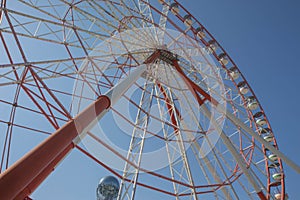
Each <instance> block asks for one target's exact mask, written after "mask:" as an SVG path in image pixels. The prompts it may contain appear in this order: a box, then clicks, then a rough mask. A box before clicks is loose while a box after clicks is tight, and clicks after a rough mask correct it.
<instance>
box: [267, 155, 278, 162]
mask: <svg viewBox="0 0 300 200" xmlns="http://www.w3.org/2000/svg"><path fill="white" fill-rule="evenodd" d="M268 158H269V160H271V161H272V162H275V161H277V160H278V156H277V155H275V154H271V155H269V156H268Z"/></svg>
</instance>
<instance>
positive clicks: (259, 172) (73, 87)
mask: <svg viewBox="0 0 300 200" xmlns="http://www.w3.org/2000/svg"><path fill="white" fill-rule="evenodd" d="M182 2H183V1H182ZM0 38H1V42H0V52H1V59H0V91H1V92H0V110H1V116H0V130H1V134H0V149H1V151H0V152H1V163H0V172H1V174H0V197H1V198H3V199H25V198H27V199H30V198H29V196H30V194H31V193H32V192H33V191H34V190H35V189H36V188H37V187H38V186H39V185H40V184H41V183H42V182H43V181H44V180H45V179H46V178H47V177H48V176H49V175H50V174H51V172H52V171H53V170H54V169H55V168H56V166H58V164H59V163H60V162H61V161H63V160H64V158H65V157H66V156H67V155H68V154H69V152H71V151H72V149H74V148H76V149H77V150H79V151H80V152H81V153H83V155H85V156H86V157H88V158H90V159H91V160H92V161H93V162H95V163H97V164H99V167H101V168H105V169H106V170H107V171H108V172H109V173H110V174H111V175H114V176H115V177H117V179H118V180H119V181H120V184H118V183H117V182H116V181H115V180H114V179H112V178H111V180H114V181H115V185H118V187H120V188H119V190H118V191H117V195H116V194H115V195H116V196H115V198H116V199H119V200H123V199H125V200H127V199H144V198H143V196H145V195H146V194H147V195H150V196H151V199H262V200H264V199H278V200H279V199H281V200H284V199H287V198H288V196H287V193H286V188H285V173H284V169H283V163H286V164H287V165H289V166H291V167H292V168H293V169H294V170H296V171H297V172H298V173H300V168H299V166H297V165H296V164H295V163H294V162H293V161H291V160H290V159H289V158H287V157H286V156H285V155H284V154H283V153H281V152H280V151H279V150H278V145H277V142H276V138H275V134H274V132H273V130H272V128H271V126H270V123H269V121H268V119H267V116H266V114H265V112H264V110H263V108H262V107H261V105H260V103H259V101H258V99H257V97H256V95H255V93H254V91H253V90H252V89H251V87H250V85H249V84H248V82H247V81H246V79H245V77H244V76H243V74H242V73H241V71H240V70H239V68H238V67H237V65H236V64H235V63H234V61H233V60H232V59H231V58H230V56H229V55H228V54H227V52H226V51H225V50H224V48H223V47H222V46H221V45H220V44H219V43H218V42H217V41H216V39H215V38H214V37H213V36H212V35H211V34H210V33H209V32H208V30H207V29H206V28H205V27H204V26H203V25H202V24H201V23H200V22H199V21H198V19H196V18H195V17H194V16H193V15H192V14H191V13H190V12H189V11H188V10H187V9H186V8H185V7H184V5H182V3H181V2H179V1H177V0H159V1H157V0H85V1H80V0H78V1H75V0H72V1H67V0H60V1H59V0H48V1H43V0H36V1H32V0H18V1H14V2H11V1H10V2H8V1H6V0H2V1H1V10H0ZM45 136H47V137H46V139H45V140H44V138H45ZM42 140H43V142H41V143H40V141H42ZM38 143H40V144H39V145H37V144H38ZM36 145H37V146H36ZM30 149H32V150H31V151H30V152H29V153H27V154H26V155H25V156H23V155H24V154H25V153H26V152H27V151H29V150H30ZM16 180H17V181H16ZM101 188H105V187H104V186H103V187H101ZM103 190H104V189H103ZM106 192H107V191H106Z"/></svg>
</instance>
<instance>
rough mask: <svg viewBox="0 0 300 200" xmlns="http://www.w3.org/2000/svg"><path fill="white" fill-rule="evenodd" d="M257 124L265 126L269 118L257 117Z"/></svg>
mask: <svg viewBox="0 0 300 200" xmlns="http://www.w3.org/2000/svg"><path fill="white" fill-rule="evenodd" d="M256 124H257V125H258V126H264V125H266V124H267V120H265V119H257V120H256Z"/></svg>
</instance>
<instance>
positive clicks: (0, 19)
mask: <svg viewBox="0 0 300 200" xmlns="http://www.w3.org/2000/svg"><path fill="white" fill-rule="evenodd" d="M174 2H176V3H178V1H177V0H174ZM178 5H179V6H180V7H181V8H182V9H183V10H184V11H185V13H186V14H189V15H190V16H191V19H192V20H193V21H194V23H193V25H192V26H191V28H190V30H189V31H192V32H193V34H196V28H197V27H195V28H194V26H195V24H197V25H198V27H202V28H203V30H204V31H205V32H206V33H207V34H208V36H209V37H210V38H211V39H213V40H214V41H215V42H216V44H217V45H218V47H219V48H220V49H221V50H222V51H223V52H224V53H225V54H226V55H227V57H228V59H229V61H230V63H232V65H233V66H235V67H236V69H237V71H238V72H239V74H240V76H241V78H240V79H242V80H243V81H244V82H245V83H246V86H247V87H248V88H249V90H250V91H249V92H250V93H251V94H252V96H254V97H255V99H256V101H257V102H258V104H259V110H260V111H261V112H262V113H265V112H264V110H263V108H262V106H261V104H260V103H259V101H258V99H257V98H256V96H255V93H254V92H253V90H252V88H251V86H250V85H249V84H248V82H247V81H246V79H245V77H244V76H243V74H242V73H241V71H240V70H239V69H238V67H237V65H236V64H235V63H234V61H233V60H232V59H231V58H230V56H229V54H227V53H226V51H225V50H224V49H223V47H222V46H221V45H220V44H219V43H218V42H217V40H216V39H215V38H214V37H213V36H212V35H211V34H210V33H209V32H208V31H207V29H206V28H205V27H204V26H203V25H202V24H201V23H200V22H199V21H198V20H197V19H196V18H195V17H194V16H193V15H191V14H190V13H189V12H188V11H187V10H186V9H185V8H184V7H183V6H182V5H181V4H180V3H178ZM149 6H150V7H151V5H149ZM5 7H6V0H1V11H0V24H1V21H2V17H3V8H5ZM158 13H159V14H161V13H160V12H159V11H158ZM177 17H178V18H179V19H180V20H181V21H183V20H182V19H183V17H181V16H177ZM201 42H202V43H203V44H204V45H205V46H209V44H208V42H207V41H206V40H205V39H201ZM213 55H214V57H215V58H216V59H217V60H219V58H218V55H217V54H216V53H215V52H213ZM222 67H223V68H224V69H225V70H226V71H227V73H228V74H229V69H227V68H226V66H225V65H223V64H222ZM229 77H230V76H229ZM231 81H232V82H233V84H234V85H235V87H236V88H237V89H238V86H237V84H238V83H237V82H236V81H235V80H234V79H232V78H231ZM238 91H239V90H238ZM240 95H241V97H242V98H243V100H244V103H246V96H245V95H243V94H241V93H240ZM248 114H249V119H251V121H252V122H255V119H254V117H253V113H252V112H251V111H248ZM264 118H265V119H266V121H267V126H268V128H269V129H270V130H271V131H270V133H271V134H273V131H272V129H271V126H270V123H269V120H268V119H267V117H266V115H264ZM254 124H255V123H254ZM256 129H257V131H258V127H257V126H256ZM273 143H274V145H275V147H276V148H278V147H277V142H276V139H275V137H273ZM262 149H263V150H264V154H265V158H266V159H265V160H266V161H265V163H266V171H267V173H268V174H267V175H268V192H269V193H271V188H272V187H273V186H272V185H271V174H270V169H269V167H268V164H269V163H268V159H267V155H266V151H265V148H264V146H263V148H262ZM278 162H279V164H280V170H281V171H282V172H283V166H282V162H281V160H280V159H279V160H278ZM115 175H116V174H115ZM284 182H285V178H284V176H283V178H282V179H281V186H282V187H281V190H282V191H281V193H282V196H283V197H284V196H285V195H284V194H285V187H284V185H285V184H284ZM269 198H270V197H269Z"/></svg>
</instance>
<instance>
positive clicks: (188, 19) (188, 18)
mask: <svg viewBox="0 0 300 200" xmlns="http://www.w3.org/2000/svg"><path fill="white" fill-rule="evenodd" d="M183 23H184V24H185V25H186V26H187V27H191V26H192V24H193V20H192V17H191V15H186V16H184V21H183Z"/></svg>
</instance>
